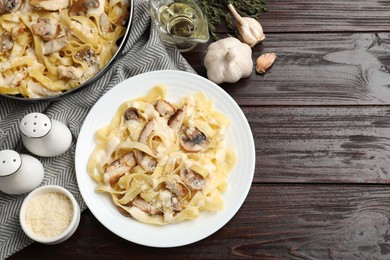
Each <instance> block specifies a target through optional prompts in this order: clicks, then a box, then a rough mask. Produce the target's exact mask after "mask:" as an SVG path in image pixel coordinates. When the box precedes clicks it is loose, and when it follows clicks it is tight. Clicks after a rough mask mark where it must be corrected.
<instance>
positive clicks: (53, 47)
mask: <svg viewBox="0 0 390 260" xmlns="http://www.w3.org/2000/svg"><path fill="white" fill-rule="evenodd" d="M67 44H68V37H66V36H63V37H60V38H57V39H54V40H51V41H48V42H45V43H44V44H43V54H44V55H47V54H52V53H54V52H58V51H60V50H61V49H62V48H64V47H65V46H66V45H67Z"/></svg>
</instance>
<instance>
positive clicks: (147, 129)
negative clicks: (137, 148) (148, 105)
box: [138, 121, 154, 144]
mask: <svg viewBox="0 0 390 260" xmlns="http://www.w3.org/2000/svg"><path fill="white" fill-rule="evenodd" d="M153 130H154V122H153V121H149V122H147V123H146V124H145V126H144V129H142V132H141V134H140V135H139V138H138V142H140V143H143V144H146V141H147V140H148V138H149V136H150V134H151V133H152V132H153Z"/></svg>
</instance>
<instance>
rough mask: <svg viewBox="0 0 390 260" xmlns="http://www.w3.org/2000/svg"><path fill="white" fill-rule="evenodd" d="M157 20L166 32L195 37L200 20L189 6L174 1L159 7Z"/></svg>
mask: <svg viewBox="0 0 390 260" xmlns="http://www.w3.org/2000/svg"><path fill="white" fill-rule="evenodd" d="M159 20H160V24H161V25H162V26H163V27H164V28H165V30H166V31H167V32H168V33H170V34H172V35H174V36H179V37H196V33H197V27H198V24H199V22H200V21H199V17H198V14H197V12H196V11H195V10H194V9H193V8H192V7H191V6H189V5H187V4H185V3H176V2H173V3H170V4H169V5H162V6H161V7H160V9H159Z"/></svg>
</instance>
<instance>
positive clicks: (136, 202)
mask: <svg viewBox="0 0 390 260" xmlns="http://www.w3.org/2000/svg"><path fill="white" fill-rule="evenodd" d="M131 204H132V206H133V207H136V208H139V209H140V210H142V211H144V212H146V213H149V214H152V215H156V214H161V213H162V210H161V209H160V208H157V207H155V206H153V205H151V204H149V203H147V202H146V201H145V200H144V199H142V198H141V197H139V196H137V197H135V198H134V199H133V201H132V203H131Z"/></svg>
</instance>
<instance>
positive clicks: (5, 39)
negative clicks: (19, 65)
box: [0, 33, 14, 52]
mask: <svg viewBox="0 0 390 260" xmlns="http://www.w3.org/2000/svg"><path fill="white" fill-rule="evenodd" d="M13 47H14V43H13V42H12V37H11V35H10V34H8V33H5V34H3V35H0V52H7V51H10V50H11V49H12V48H13Z"/></svg>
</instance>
